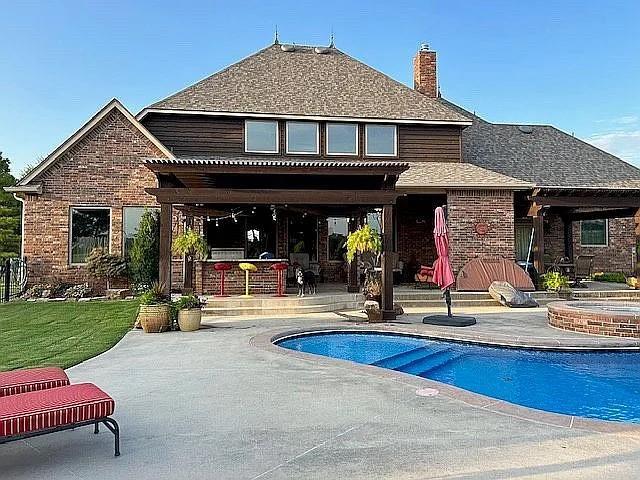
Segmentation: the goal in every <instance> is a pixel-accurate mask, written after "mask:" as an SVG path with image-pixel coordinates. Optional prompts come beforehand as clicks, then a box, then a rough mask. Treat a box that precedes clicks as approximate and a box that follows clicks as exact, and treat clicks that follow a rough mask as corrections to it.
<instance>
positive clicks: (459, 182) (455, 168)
mask: <svg viewBox="0 0 640 480" xmlns="http://www.w3.org/2000/svg"><path fill="white" fill-rule="evenodd" d="M531 187H533V185H532V184H531V183H529V182H524V181H522V180H517V179H515V178H512V177H508V176H506V175H502V174H500V173H496V172H493V171H491V170H488V169H486V168H482V167H479V166H477V165H472V164H470V163H451V162H413V163H411V164H410V167H409V169H408V170H407V171H406V172H403V173H402V174H401V175H400V178H399V179H398V182H397V183H396V188H398V189H399V190H402V189H405V190H412V189H413V190H415V189H418V190H419V189H421V188H427V189H428V188H443V189H452V188H499V189H507V190H526V189H528V188H531Z"/></svg>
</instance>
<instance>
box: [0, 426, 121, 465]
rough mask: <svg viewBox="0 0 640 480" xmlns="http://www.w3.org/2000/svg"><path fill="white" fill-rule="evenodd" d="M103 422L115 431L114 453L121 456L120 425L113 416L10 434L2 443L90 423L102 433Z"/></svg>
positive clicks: (1, 439) (0, 439)
mask: <svg viewBox="0 0 640 480" xmlns="http://www.w3.org/2000/svg"><path fill="white" fill-rule="evenodd" d="M101 423H103V424H104V425H105V427H107V428H108V429H109V431H111V433H113V436H114V437H115V439H114V451H115V453H114V455H115V456H116V457H119V456H120V426H119V425H118V422H116V421H115V420H114V419H113V418H111V417H104V418H99V419H97V420H87V421H84V422H77V423H72V424H69V425H62V426H60V427H52V428H46V429H44V430H37V431H35V432H28V433H20V434H18V435H10V436H6V437H0V444H3V443H9V442H15V441H17V440H25V439H27V438H31V437H39V436H40V435H46V434H48V433H54V432H62V431H64V430H73V429H75V428H78V427H86V426H88V425H94V429H93V433H95V434H97V433H100V428H99V425H100V424H101Z"/></svg>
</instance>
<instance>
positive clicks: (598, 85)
mask: <svg viewBox="0 0 640 480" xmlns="http://www.w3.org/2000/svg"><path fill="white" fill-rule="evenodd" d="M0 18H2V41H0V151H2V152H3V155H4V156H8V157H9V158H10V159H11V161H12V164H13V172H14V175H19V173H20V172H21V171H22V170H23V169H24V168H25V166H27V165H33V164H35V163H37V162H38V160H39V159H40V158H42V157H43V156H46V155H47V154H49V153H50V152H51V151H53V150H54V149H55V148H56V147H57V146H58V145H60V144H61V143H62V142H63V141H64V140H66V138H68V137H69V136H70V135H71V134H72V133H73V132H74V131H75V130H77V129H78V128H80V127H81V126H82V124H83V123H84V122H85V121H86V120H88V119H89V118H90V117H91V116H92V115H93V114H94V113H95V112H96V111H97V110H99V109H100V108H101V107H102V106H103V105H104V104H106V103H107V102H108V101H109V100H110V99H111V98H113V97H116V98H118V99H119V100H121V101H122V102H123V103H124V105H125V106H126V107H127V108H128V109H129V110H131V111H132V112H133V113H137V112H139V111H140V110H141V109H142V108H143V107H144V106H146V105H148V104H150V103H153V102H154V101H157V100H159V99H161V98H163V97H166V96H168V95H169V94H171V93H174V92H176V91H178V90H180V89H182V88H184V87H186V86H188V85H190V84H192V83H194V82H195V81H197V80H200V79H202V78H203V77H205V76H207V75H209V74H211V73H213V72H215V71H217V70H220V69H221V68H224V67H225V66H227V65H229V64H231V63H234V62H236V61H238V60H240V59H242V58H244V57H246V56H247V55H250V54H251V53H253V52H255V51H257V50H259V49H261V48H263V47H265V46H267V45H268V44H270V43H271V42H272V41H273V35H274V30H275V26H276V25H277V27H278V30H279V32H280V39H281V41H282V42H286V43H288V42H295V43H298V44H311V45H319V44H320V45H322V44H327V43H328V42H329V36H330V33H331V32H332V31H333V33H334V36H335V43H336V46H337V47H338V48H340V49H341V50H343V51H345V52H347V53H349V54H350V55H351V56H353V57H355V58H357V59H359V60H361V61H363V62H365V63H367V64H369V65H371V66H372V67H374V68H376V69H378V70H380V71H382V72H384V73H386V74H387V75H390V76H391V77H393V78H395V79H396V80H399V81H401V82H403V83H405V84H407V85H410V86H411V84H412V81H413V80H412V57H413V56H414V54H415V52H416V51H417V49H418V47H419V45H420V43H422V42H427V43H428V44H429V45H430V46H431V48H432V49H433V50H436V51H437V52H438V69H439V70H438V73H439V83H440V88H441V91H442V94H443V96H444V97H446V98H447V99H449V100H451V101H453V102H455V103H458V104H459V105H461V106H463V107H465V108H467V109H469V110H471V111H475V112H476V113H477V114H479V115H481V116H483V117H484V118H485V119H487V120H489V121H494V122H506V123H525V124H551V125H554V126H556V127H558V128H560V129H562V130H564V131H566V132H568V133H573V134H575V135H576V136H577V137H579V138H582V139H584V140H586V141H589V142H591V143H593V144H594V145H596V146H599V147H601V148H604V149H606V150H608V151H610V152H611V153H614V154H616V155H618V156H620V157H621V158H623V159H625V160H628V161H630V162H632V163H634V164H635V165H637V166H640V2H638V1H637V0H629V1H609V0H608V1H606V2H603V1H595V0H582V1H572V0H563V1H552V0H549V1H546V2H543V1H536V0H528V1H526V2H525V1H512V0H509V1H497V0H483V1H477V0H468V1H465V0H458V1H456V2H451V1H448V0H441V1H430V0H421V1H412V2H409V1H389V0H387V1H370V2H368V1H364V0H361V1H353V2H352V1H346V0H342V1H339V0H338V1H334V0H323V1H306V0H296V1H291V2H284V1H279V2H276V1H273V2H271V1H265V0H263V1H235V2H219V1H189V0H183V1H181V2H176V1H175V0H174V1H151V0H140V1H136V0H127V1H100V0H91V1H86V0H84V1H75V0H59V1H48V0H42V1H40V2H34V1H30V0H21V1H19V2H16V1H13V0H0Z"/></svg>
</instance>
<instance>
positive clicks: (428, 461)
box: [0, 308, 640, 480]
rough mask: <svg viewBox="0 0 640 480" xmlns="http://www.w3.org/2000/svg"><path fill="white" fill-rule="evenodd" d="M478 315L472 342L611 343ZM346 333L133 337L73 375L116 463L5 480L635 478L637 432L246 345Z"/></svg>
mask: <svg viewBox="0 0 640 480" xmlns="http://www.w3.org/2000/svg"><path fill="white" fill-rule="evenodd" d="M460 313H462V311H460ZM473 313H474V314H475V315H476V316H477V318H478V324H477V325H476V326H474V327H467V328H475V330H476V332H475V333H474V334H476V335H477V334H483V335H490V334H492V332H493V334H495V335H502V336H503V337H507V336H511V337H513V338H520V339H521V340H522V339H523V338H528V339H533V340H536V341H538V339H541V338H542V339H548V341H553V339H555V340H556V341H558V342H565V341H566V342H569V340H570V339H571V338H573V339H574V341H575V342H578V343H579V342H583V341H585V340H588V339H593V340H605V339H600V338H599V337H591V336H587V335H583V334H573V333H571V332H563V331H559V330H556V329H552V328H550V327H548V326H546V313H545V310H544V309H538V310H536V311H526V312H520V311H513V310H505V309H492V310H490V311H488V309H487V311H485V310H483V309H479V308H475V309H473ZM422 314H423V313H420V314H417V313H416V312H413V311H411V310H410V311H409V312H408V315H407V316H406V317H404V318H403V317H401V318H400V319H399V320H400V322H407V323H406V324H402V323H399V324H398V325H399V326H401V327H402V328H407V329H424V331H426V330H427V329H434V328H438V329H440V328H444V327H433V326H426V325H422V324H418V323H417V322H418V321H419V319H420V318H421V316H422ZM353 325H354V323H353V321H352V320H350V319H349V317H346V318H345V317H343V316H339V315H336V314H315V315H309V316H306V317H283V318H275V319H269V318H256V317H253V318H240V319H236V318H234V319H233V321H224V320H222V319H220V320H218V321H217V322H215V323H211V324H210V325H208V327H207V328H203V329H201V330H200V331H198V332H194V333H181V332H172V333H165V334H159V335H147V334H143V333H142V332H140V331H133V332H130V333H129V334H127V335H126V336H125V338H124V339H123V340H122V341H121V342H120V343H119V344H118V345H117V346H116V347H114V348H113V349H111V350H110V351H108V352H106V353H105V354H103V355H100V356H98V357H96V358H94V359H91V360H89V361H87V362H85V363H83V364H81V365H78V366H76V367H74V368H71V369H69V370H68V374H69V376H70V378H71V380H72V381H73V382H79V381H90V382H94V383H96V384H97V385H99V386H101V387H103V388H104V389H105V390H106V391H107V392H109V393H110V394H111V395H113V397H114V398H115V399H116V402H117V407H116V413H115V415H114V417H115V418H116V419H117V420H118V421H119V422H120V425H121V428H122V456H121V457H119V458H114V457H113V452H112V451H111V449H112V440H113V439H112V436H111V435H110V434H109V433H108V432H103V433H101V434H100V435H93V433H92V429H91V428H88V427H86V428H81V429H77V430H75V431H68V432H62V433H58V434H53V435H47V436H43V437H37V438H33V439H30V440H28V441H20V442H15V443H12V444H6V445H3V446H2V448H0V472H2V478H11V479H27V478H29V479H31V478H55V479H56V480H57V479H77V478H83V479H84V478H100V479H116V478H117V479H122V478H136V479H137V480H143V479H154V480H156V479H182V478H189V479H199V478H212V479H258V478H259V479H285V478H287V479H288V478H305V479H306V478H321V479H323V480H324V479H333V478H349V479H365V478H366V479H376V478H385V479H386V478H393V479H400V478H402V479H424V478H447V479H449V478H455V479H463V478H464V479H466V478H487V479H489V478H492V479H493V478H514V477H517V478H549V477H552V478H635V477H637V476H638V473H639V472H640V433H638V431H637V430H632V431H619V432H610V433H603V432H593V431H589V430H585V429H581V428H575V425H574V428H567V427H561V426H554V425H549V424H546V423H544V422H534V421H531V420H526V419H522V418H518V417H516V416H513V415H510V414H508V413H496V412H494V411H491V410H489V409H487V408H482V407H478V406H473V405H470V404H468V403H464V402H462V401H460V400H456V399H452V398H449V397H447V396H445V395H437V396H433V397H422V396H419V395H416V390H417V389H418V388H420V386H421V385H422V384H421V382H420V379H418V378H417V377H415V380H416V381H413V378H410V377H408V376H404V377H403V379H402V380H400V379H399V378H392V377H391V376H388V375H378V374H372V373H369V372H363V371H361V370H359V369H355V368H353V364H351V363H348V362H340V361H337V360H332V361H331V359H327V360H330V361H327V362H324V361H316V360H317V358H314V359H303V358H297V357H294V356H291V355H286V354H282V353H281V352H274V351H269V350H266V349H262V348H257V346H256V345H255V342H256V341H257V340H259V339H260V337H261V336H262V337H264V336H265V335H271V333H269V332H275V331H285V330H295V329H306V328H308V327H329V326H347V327H349V328H351V327H353ZM441 333H442V332H441ZM458 334H459V335H460V334H461V333H458ZM252 339H253V341H252ZM606 340H615V341H620V340H621V339H606ZM630 342H633V341H630Z"/></svg>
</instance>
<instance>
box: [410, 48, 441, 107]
mask: <svg viewBox="0 0 640 480" xmlns="http://www.w3.org/2000/svg"><path fill="white" fill-rule="evenodd" d="M413 88H415V89H416V90H417V91H418V92H420V93H422V94H424V95H426V96H427V97H431V98H437V97H438V77H437V75H436V52H433V51H431V50H430V49H429V45H427V44H426V43H423V44H422V45H420V50H418V53H416V56H415V57H414V59H413Z"/></svg>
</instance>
